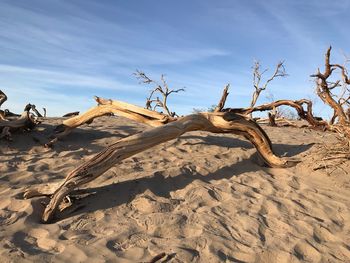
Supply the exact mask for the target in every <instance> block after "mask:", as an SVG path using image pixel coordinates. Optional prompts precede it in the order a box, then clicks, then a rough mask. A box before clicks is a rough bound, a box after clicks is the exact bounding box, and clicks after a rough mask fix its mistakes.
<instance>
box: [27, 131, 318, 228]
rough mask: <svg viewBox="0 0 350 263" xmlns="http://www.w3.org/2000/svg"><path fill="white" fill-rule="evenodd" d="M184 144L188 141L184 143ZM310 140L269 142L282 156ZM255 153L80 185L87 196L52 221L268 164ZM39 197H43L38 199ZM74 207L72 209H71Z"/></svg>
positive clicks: (206, 140)
mask: <svg viewBox="0 0 350 263" xmlns="http://www.w3.org/2000/svg"><path fill="white" fill-rule="evenodd" d="M182 139H201V141H200V142H195V144H208V145H209V144H210V145H213V144H217V145H218V146H223V145H225V146H226V147H230V148H236V147H243V148H253V146H252V145H251V144H250V143H249V142H247V141H242V140H240V139H236V138H227V137H216V136H211V135H209V136H206V137H200V136H191V135H190V136H184V137H182ZM187 144H188V143H187ZM189 144H191V143H189ZM311 146H312V144H308V145H286V144H275V145H273V147H274V149H275V151H276V152H277V153H278V154H280V153H287V154H286V156H289V157H292V156H295V155H297V154H299V153H302V152H305V151H306V150H308V149H309V148H310V147H311ZM257 158H258V157H257V154H256V153H255V154H253V155H252V156H251V157H250V158H249V159H244V160H241V161H239V162H237V163H233V164H231V165H227V166H225V167H223V168H221V169H218V170H217V171H215V172H213V173H211V174H208V175H203V174H201V173H198V172H196V171H192V170H190V169H188V168H186V167H184V168H181V169H180V173H179V174H178V175H177V176H173V177H169V176H168V177H165V176H164V175H163V174H162V173H161V172H155V173H154V174H153V175H152V176H150V177H144V178H138V179H134V180H129V181H124V182H119V183H115V184H111V185H105V186H100V187H93V188H88V189H84V193H85V194H87V195H88V196H87V197H85V198H83V199H79V200H77V202H75V203H74V205H73V207H72V209H68V211H67V212H63V213H58V215H57V218H56V222H57V221H59V220H63V219H67V218H70V217H73V216H76V215H80V214H85V213H89V212H94V211H98V210H105V209H108V208H113V207H117V206H120V205H122V204H126V203H129V202H131V201H132V200H133V199H134V198H135V197H136V196H137V195H138V194H140V193H143V192H145V191H146V190H150V191H152V192H153V193H154V194H155V195H158V196H160V197H165V198H170V193H171V192H172V191H176V190H179V189H183V188H185V187H186V186H187V185H189V184H191V183H192V182H193V181H194V180H202V181H204V182H210V181H213V180H214V181H215V180H221V179H229V178H232V177H234V176H238V175H239V174H242V173H246V172H254V171H258V170H266V171H267V169H271V168H266V167H262V166H260V165H258V164H256V159H257ZM41 200H43V199H41ZM72 211H74V212H72ZM35 214H36V216H35V217H36V218H33V217H32V220H35V221H36V220H39V218H37V215H38V213H37V211H36V212H35Z"/></svg>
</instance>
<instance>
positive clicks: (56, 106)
mask: <svg viewBox="0 0 350 263" xmlns="http://www.w3.org/2000/svg"><path fill="white" fill-rule="evenodd" d="M349 11H350V1H348V0H333V1H328V0H308V1H305V0H265V1H261V0H250V1H249V0H230V1H229V0H222V1H210V0H191V1H190V0H177V1H170V0H162V1H160V0H158V1H155V0H148V1H146V0H143V1H141V0H139V1H136V0H128V1H125V0H124V1H121V0H114V1H112V0H110V1H106V0H104V1H103V0H100V1H97V0H95V1H92V0H70V1H68V0H67V1H63V0H60V1H56V0H31V1H28V0H22V1H21V0H16V1H13V0H8V1H7V0H0V89H1V90H3V91H4V92H5V93H6V94H7V95H8V97H9V100H8V101H7V102H6V103H5V104H4V105H3V107H4V108H9V109H11V110H13V111H15V112H21V111H22V110H23V107H24V105H25V104H26V103H28V102H31V103H34V104H36V105H37V107H38V108H39V109H40V108H42V107H46V108H47V111H48V115H49V116H55V115H56V116H57V115H62V114H63V113H66V112H70V111H76V110H80V111H84V110H86V109H88V108H89V107H91V106H94V105H95V102H94V101H93V99H92V97H93V96H94V95H98V96H101V97H106V98H113V99H117V100H123V101H127V102H130V103H134V104H138V105H141V106H143V105H144V101H145V97H146V96H147V94H148V91H149V88H150V87H147V86H144V85H140V84H139V83H138V81H137V80H136V79H135V77H134V76H133V74H132V73H133V72H135V70H136V69H140V70H142V71H144V72H146V73H147V74H148V75H149V76H150V77H152V78H154V79H158V78H159V76H160V74H162V73H164V74H166V78H167V80H168V82H169V85H170V86H171V87H173V88H182V87H186V92H184V93H179V94H176V95H175V96H174V97H170V98H169V107H170V108H171V109H174V110H175V111H177V112H178V113H179V114H187V113H190V112H191V110H192V108H206V107H209V106H211V105H212V104H215V103H217V101H218V100H219V97H220V95H221V92H222V89H223V87H224V86H225V84H227V83H230V84H231V93H230V96H229V98H228V100H227V104H226V106H230V107H244V106H248V105H249V101H250V96H251V94H252V91H253V87H252V73H251V66H252V64H253V61H254V60H255V59H258V60H259V61H260V62H261V64H262V66H263V67H268V68H270V73H271V71H272V70H273V67H274V65H275V64H276V63H277V62H278V61H279V60H285V65H286V70H287V73H288V74H289V76H288V77H287V78H283V79H279V80H276V81H275V82H274V83H272V85H270V87H269V89H270V92H271V93H273V94H274V97H275V99H300V98H315V95H314V83H313V81H312V80H311V79H310V77H309V75H310V74H312V73H314V72H315V71H316V69H317V67H321V66H322V65H323V54H324V52H325V50H326V48H327V47H328V46H329V45H330V44H332V46H333V58H334V59H339V62H340V63H342V62H343V60H344V59H343V57H342V53H343V52H345V53H347V54H350V46H349V43H350V34H349V33H348V29H349V25H350V17H349V15H348V14H349V13H350V12H349ZM267 74H269V72H268V73H267ZM266 95H267V94H262V95H261V98H260V100H259V101H258V103H264V102H266V101H267V98H266ZM315 111H316V114H319V115H326V116H327V114H328V113H327V111H326V107H325V106H323V104H322V103H321V102H318V103H317V104H316V107H315Z"/></svg>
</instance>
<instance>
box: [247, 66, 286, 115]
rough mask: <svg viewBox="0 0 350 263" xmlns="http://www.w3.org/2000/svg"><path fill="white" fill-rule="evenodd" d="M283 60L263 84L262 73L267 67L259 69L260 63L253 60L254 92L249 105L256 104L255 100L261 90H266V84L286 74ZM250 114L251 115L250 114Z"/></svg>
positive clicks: (252, 106)
mask: <svg viewBox="0 0 350 263" xmlns="http://www.w3.org/2000/svg"><path fill="white" fill-rule="evenodd" d="M283 63H284V62H283V61H280V62H279V63H278V64H277V65H276V68H275V71H274V72H273V74H272V75H271V77H270V78H268V79H267V80H266V82H265V83H264V84H262V83H261V81H262V77H263V75H264V74H265V73H266V72H267V71H268V69H265V70H263V71H261V69H260V63H259V61H255V63H254V66H253V86H254V92H253V96H252V99H251V102H250V107H251V108H254V106H255V105H256V102H257V100H258V98H259V95H260V93H261V92H262V91H264V90H266V88H267V86H268V84H269V83H270V82H271V81H273V80H274V79H275V78H278V77H285V76H287V73H286V70H285V67H284V65H283ZM250 116H251V115H250Z"/></svg>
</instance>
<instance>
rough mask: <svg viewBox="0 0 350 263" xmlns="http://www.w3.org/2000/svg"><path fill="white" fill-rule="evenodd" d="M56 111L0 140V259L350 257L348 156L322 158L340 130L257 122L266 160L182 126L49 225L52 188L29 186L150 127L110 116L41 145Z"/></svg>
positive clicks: (231, 138)
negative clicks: (27, 193) (32, 194)
mask: <svg viewBox="0 0 350 263" xmlns="http://www.w3.org/2000/svg"><path fill="white" fill-rule="evenodd" d="M61 122H62V119H60V118H47V119H46V120H45V122H43V123H42V124H40V125H39V126H38V127H37V128H36V130H34V131H31V132H30V133H17V134H14V136H13V141H12V142H7V141H4V140H2V141H0V179H1V184H0V208H1V210H0V258H1V262H94V263H95V262H149V261H150V260H151V259H152V258H153V257H155V256H156V255H158V254H160V253H163V252H164V253H166V256H165V257H164V258H163V259H161V260H160V261H158V262H266V263H268V262H271V263H273V262H350V245H349V244H350V198H349V197H350V176H349V174H348V171H350V169H349V168H350V162H349V161H348V162H345V163H343V164H340V165H337V166H335V167H332V168H326V169H318V167H321V166H322V164H323V160H322V158H323V157H322V154H321V153H322V152H324V151H325V148H324V144H325V143H326V144H327V145H332V144H335V143H336V142H337V140H336V137H335V134H333V133H329V132H320V131H315V130H311V129H308V128H293V127H268V126H263V128H264V130H265V131H266V132H267V134H268V135H269V137H270V138H271V140H272V143H273V148H274V150H275V152H276V153H277V154H278V155H280V156H281V155H285V156H290V157H293V158H298V159H300V160H301V162H300V163H299V164H297V165H296V166H294V167H291V168H283V169H282V168H267V167H265V166H263V164H262V162H261V161H260V160H259V157H258V156H257V154H256V150H255V148H254V147H253V146H252V145H251V144H250V143H249V142H248V141H247V140H245V139H244V138H241V137H238V136H235V135H231V134H211V133H207V132H191V133H186V134H185V135H183V136H181V137H180V138H178V139H176V140H172V141H169V142H167V143H164V144H161V145H158V146H156V147H154V148H151V149H148V150H146V151H144V152H142V153H139V154H137V155H135V156H133V157H131V158H128V159H126V160H124V161H122V162H121V163H119V164H117V165H115V166H114V168H112V169H110V170H109V171H107V172H106V173H105V174H104V175H102V176H100V177H99V178H97V179H96V180H94V181H92V182H91V183H89V184H88V185H86V186H84V189H81V190H84V191H81V193H78V194H77V195H76V196H71V197H70V198H71V200H72V202H73V205H72V206H71V207H69V208H67V209H66V210H63V211H62V212H60V213H57V217H56V218H55V221H54V222H53V223H51V224H42V223H41V222H40V218H41V214H42V212H43V209H44V205H45V204H46V203H47V201H48V198H47V197H40V198H33V199H28V200H25V199H23V192H24V190H25V189H26V187H28V186H31V185H36V184H41V183H46V182H56V181H57V182H59V181H60V180H63V179H64V178H65V176H66V175H67V174H68V173H69V172H70V171H71V170H73V169H74V168H75V167H77V166H78V165H79V164H80V163H81V162H82V161H84V160H88V159H89V158H90V157H91V156H92V155H93V154H95V153H97V152H98V151H100V150H101V149H103V148H104V147H106V146H108V145H110V144H111V143H113V142H115V141H117V140H118V139H120V138H124V137H126V136H128V135H130V134H134V133H137V132H141V131H143V130H145V129H149V127H148V126H146V125H142V124H138V123H135V122H132V121H130V120H128V119H124V118H121V117H114V116H105V117H101V118H97V119H95V120H94V122H93V123H92V124H90V125H84V126H81V127H79V128H77V129H75V130H74V131H73V132H72V133H71V134H70V135H68V136H67V137H66V138H65V139H64V140H62V141H59V142H58V143H57V144H56V145H55V146H54V148H53V149H47V148H45V147H43V144H44V143H46V142H47V140H48V137H49V135H50V134H52V131H53V129H54V126H55V125H57V124H60V123H61Z"/></svg>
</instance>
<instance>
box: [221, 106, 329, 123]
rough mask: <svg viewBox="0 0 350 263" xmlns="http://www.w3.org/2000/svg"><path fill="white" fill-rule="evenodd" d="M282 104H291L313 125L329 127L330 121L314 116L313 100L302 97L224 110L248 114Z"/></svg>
mask: <svg viewBox="0 0 350 263" xmlns="http://www.w3.org/2000/svg"><path fill="white" fill-rule="evenodd" d="M304 104H306V105H307V107H306V110H305V109H304V107H303V105H304ZM280 106H289V107H292V108H294V109H295V110H296V111H297V113H298V115H299V117H300V118H301V119H303V120H306V121H307V122H308V123H309V124H310V125H311V126H313V127H320V128H322V129H324V128H325V127H328V123H327V122H326V121H323V120H320V119H318V118H316V117H314V116H313V113H312V102H311V101H310V100H306V99H302V100H277V101H274V102H271V103H266V104H262V105H260V106H256V107H253V108H243V109H242V108H239V109H238V108H237V109H235V108H228V109H224V111H227V112H236V113H240V114H244V115H248V114H250V113H252V112H254V111H267V110H273V109H275V108H277V107H280Z"/></svg>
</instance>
